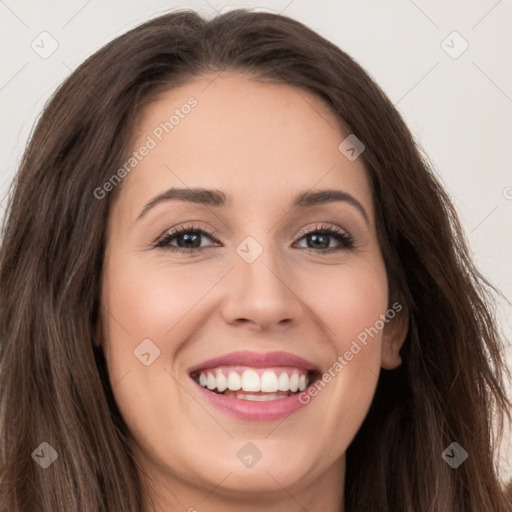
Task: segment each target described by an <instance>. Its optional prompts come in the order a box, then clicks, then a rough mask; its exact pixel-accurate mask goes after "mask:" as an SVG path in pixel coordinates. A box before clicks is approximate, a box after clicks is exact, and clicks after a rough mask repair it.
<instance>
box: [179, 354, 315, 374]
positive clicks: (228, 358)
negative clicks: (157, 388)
mask: <svg viewBox="0 0 512 512" xmlns="http://www.w3.org/2000/svg"><path fill="white" fill-rule="evenodd" d="M222 365H234V366H250V367H252V368H270V367H272V366H295V367H297V368H305V369H306V370H309V371H319V369H318V366H317V365H315V364H313V363H311V362H310V361H306V360H305V359H303V358H302V357H299V356H296V355H294V354H290V353H288V352H264V353H259V352H248V351H239V352H231V353H230V354H225V355H223V356H219V357H214V358H213V359H208V361H203V362H202V363H200V364H197V365H195V366H193V367H191V368H189V369H188V373H189V374H190V373H192V372H195V371H197V370H206V369H208V368H215V367H216V366H222Z"/></svg>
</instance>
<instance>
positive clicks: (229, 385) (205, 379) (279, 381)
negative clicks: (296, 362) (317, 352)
mask: <svg viewBox="0 0 512 512" xmlns="http://www.w3.org/2000/svg"><path fill="white" fill-rule="evenodd" d="M199 384H200V385H201V386H202V387H203V388H208V389H209V390H211V391H213V390H214V389H216V390H217V391H218V392H219V393H223V392H224V391H226V390H230V391H239V390H242V391H244V392H253V393H259V392H263V393H276V392H278V391H291V392H292V393H296V392H297V391H304V390H305V389H306V388H307V387H308V384H309V378H308V376H307V375H306V374H304V373H300V374H299V371H298V370H294V371H293V372H292V374H291V376H290V375H288V373H287V372H286V371H282V372H281V374H280V375H279V377H278V376H277V374H276V372H275V371H274V370H265V371H264V372H263V373H262V374H261V377H260V376H259V374H258V372H257V371H256V370H254V369H251V368H247V369H246V370H245V371H244V372H243V374H242V375H240V374H239V373H238V372H236V371H230V372H229V374H227V376H226V373H225V372H224V371H223V369H221V368H218V369H211V370H208V372H201V373H200V374H199ZM268 396H271V395H268ZM272 396H273V395H272ZM248 400H260V399H259V398H248Z"/></svg>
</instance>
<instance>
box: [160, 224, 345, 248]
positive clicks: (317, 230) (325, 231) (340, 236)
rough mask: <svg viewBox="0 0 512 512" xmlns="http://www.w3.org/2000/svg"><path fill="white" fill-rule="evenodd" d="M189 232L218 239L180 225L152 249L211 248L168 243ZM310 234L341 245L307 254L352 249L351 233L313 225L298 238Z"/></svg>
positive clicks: (193, 228) (196, 229)
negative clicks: (187, 246)
mask: <svg viewBox="0 0 512 512" xmlns="http://www.w3.org/2000/svg"><path fill="white" fill-rule="evenodd" d="M189 233H195V234H200V235H204V236H207V237H208V238H210V239H212V240H213V241H215V242H218V240H216V239H215V235H216V234H217V232H216V231H214V232H212V233H209V232H207V231H205V230H204V229H201V228H198V227H195V226H193V225H189V226H182V227H179V228H176V229H174V230H173V231H171V232H170V233H167V234H165V235H164V236H163V237H162V238H160V239H159V240H158V242H157V243H156V244H155V245H154V246H153V248H154V249H164V250H168V251H172V252H179V253H184V254H194V253H197V252H200V251H205V250H208V249H211V247H207V248H204V247H194V248H191V249H186V248H183V247H176V246H172V245H170V243H171V241H172V240H173V239H175V238H176V237H178V236H180V235H183V234H189ZM312 234H322V235H328V236H330V237H333V238H335V239H336V240H337V241H338V242H340V243H341V245H342V246H341V247H338V248H334V249H333V248H330V249H312V248H310V247H306V248H304V250H305V251H306V252H307V253H309V254H315V255H318V254H320V255H324V254H331V253H336V252H339V251H343V250H348V249H352V248H353V247H354V239H353V238H352V236H351V235H349V234H348V233H347V232H345V231H343V230H341V229H339V228H337V227H333V226H320V227H319V226H315V227H313V228H309V229H308V230H306V231H305V232H302V233H301V234H300V236H299V240H301V239H302V238H304V237H306V236H308V235H312Z"/></svg>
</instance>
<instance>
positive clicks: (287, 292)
mask: <svg viewBox="0 0 512 512" xmlns="http://www.w3.org/2000/svg"><path fill="white" fill-rule="evenodd" d="M293 284H294V283H293V277H292V276H291V272H290V271H289V270H287V269H286V265H285V263H283V262H282V261H279V262H278V261H277V259H276V258H275V257H272V258H271V257H270V256H269V251H267V250H265V251H264V252H263V254H261V256H260V257H259V258H257V259H256V261H254V262H252V263H247V262H246V261H244V260H243V259H242V258H239V257H238V256H237V255H236V258H235V261H234V268H233V270H232V271H231V272H230V273H229V277H228V280H227V282H226V283H225V300H224V302H223V311H222V314H223V317H224V320H225V321H226V322H227V323H229V324H232V325H236V324H246V325H247V326H250V327H251V328H252V329H254V330H258V331H260V330H261V331H262V330H272V329H273V328H274V329H275V328H278V329H279V327H278V326H285V325H288V324H293V323H296V322H297V319H299V318H301V317H302V315H303V314H304V306H303V303H302V301H301V299H300V297H299V290H295V289H294V286H293Z"/></svg>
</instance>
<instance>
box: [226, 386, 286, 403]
mask: <svg viewBox="0 0 512 512" xmlns="http://www.w3.org/2000/svg"><path fill="white" fill-rule="evenodd" d="M221 394H222V395H227V396H233V397H235V398H238V399H241V400H251V401H253V402H266V401H269V400H279V399H282V398H287V397H289V396H290V395H294V394H295V393H289V392H288V391H279V392H277V393H244V392H243V391H241V390H240V391H231V390H228V389H227V390H226V391H224V392H223V393H221Z"/></svg>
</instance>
